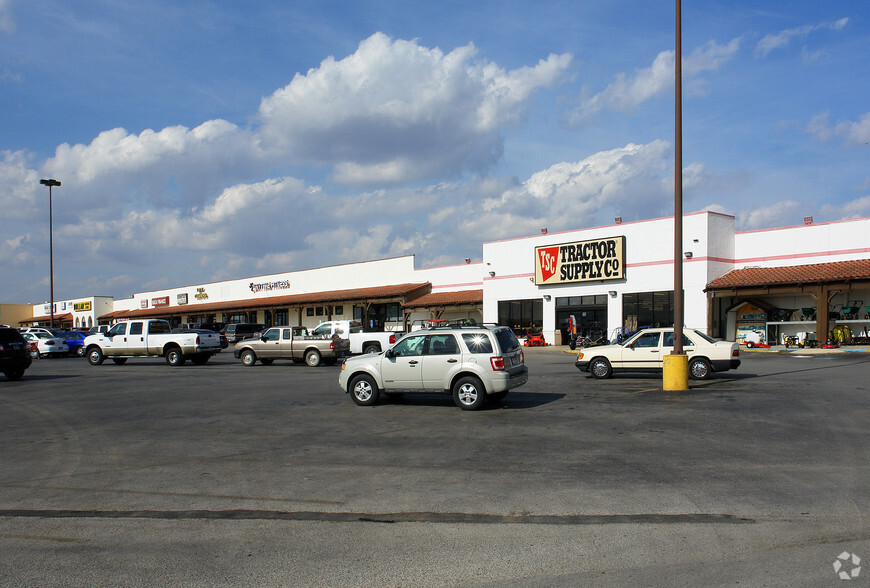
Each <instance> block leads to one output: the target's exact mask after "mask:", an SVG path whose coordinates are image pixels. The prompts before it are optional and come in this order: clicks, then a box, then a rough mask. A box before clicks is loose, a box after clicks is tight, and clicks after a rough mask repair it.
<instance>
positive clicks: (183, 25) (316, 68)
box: [0, 0, 870, 303]
mask: <svg viewBox="0 0 870 588" xmlns="http://www.w3.org/2000/svg"><path fill="white" fill-rule="evenodd" d="M868 21H870V10H868V5H867V3H866V2H865V1H863V0H862V1H842V2H836V3H819V2H804V1H792V2H781V1H763V0H762V1H758V0H756V1H751V2H750V1H743V0H733V1H732V0H729V1H725V0H723V1H709V2H691V3H690V2H686V3H684V6H683V92H684V99H683V131H684V133H683V143H684V151H683V167H684V178H685V179H684V209H685V211H686V212H692V211H697V210H703V209H706V208H709V209H713V210H717V211H721V212H725V213H728V214H732V215H734V216H735V217H736V219H737V226H738V228H739V229H755V228H768V227H777V226H790V225H794V224H801V223H802V219H803V217H804V216H808V215H812V216H813V217H814V218H815V219H816V220H817V221H827V220H837V219H842V218H852V217H865V216H870V167H868V165H867V164H868V161H870V99H868V96H870V75H868V74H870V71H868V70H870V66H868V59H867V55H870V34H868V25H870V22H868ZM673 64H674V5H673V4H672V3H671V4H669V3H653V2H646V1H640V0H614V1H611V2H600V1H594V2H593V1H585V0H575V1H573V2H533V1H520V0H515V1H505V0H500V1H498V2H467V1H464V2H436V3H432V2H417V1H415V0H405V1H402V2H392V1H381V2H331V1H316V2H315V1H310V2H279V1H268V0H265V1H258V2H236V1H229V0H228V1H212V2H200V1H195V0H194V1H187V2H170V1H163V0H150V1H149V2H129V1H124V0H102V1H96V0H79V1H76V2H66V1H61V0H57V1H48V0H0V112H2V117H3V118H2V129H3V131H2V133H0V186H2V188H0V211H2V212H0V244H2V246H3V252H4V254H3V256H2V257H0V275H2V276H3V279H2V280H0V301H3V302H7V303H39V302H43V301H45V300H47V299H48V297H49V288H48V281H49V277H48V267H49V260H48V257H49V255H48V253H49V251H48V249H49V248H48V210H47V209H48V202H47V201H48V195H47V188H45V187H44V186H40V185H39V180H40V179H41V178H47V177H53V178H56V179H58V180H60V181H61V182H62V183H63V185H62V186H61V187H60V188H57V189H55V190H54V197H53V227H54V231H53V234H54V262H55V263H54V265H55V299H58V300H61V299H68V298H74V297H83V296H90V295H112V296H116V297H125V296H129V295H131V294H132V293H133V292H138V291H144V290H152V289H159V288H163V287H172V286H181V285H188V284H196V283H203V282H208V281H214V280H222V279H228V278H238V277H246V276H253V275H258V274H267V273H278V272H282V271H291V270H296V269H304V268H310V267H318V266H324V265H331V264H337V263H345V262H352V261H360V260H366V259H378V258H384V257H392V256H396V255H406V254H415V255H416V263H417V266H418V267H432V266H440V265H449V264H454V263H461V262H462V260H463V259H464V258H466V257H470V258H472V259H480V255H481V243H482V242H484V241H490V240H495V239H501V238H505V237H511V236H521V235H528V234H534V233H537V232H538V231H539V230H540V228H541V227H548V228H549V230H550V231H558V230H566V229H574V228H582V227H586V226H596V225H600V224H609V223H611V222H612V220H613V217H614V216H622V217H623V219H624V220H639V219H645V218H653V217H658V216H666V215H669V214H671V213H672V212H673V110H674V100H673Z"/></svg>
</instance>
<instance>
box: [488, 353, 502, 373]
mask: <svg viewBox="0 0 870 588" xmlns="http://www.w3.org/2000/svg"><path fill="white" fill-rule="evenodd" d="M489 363H491V364H492V370H493V371H495V372H503V371H504V358H503V357H502V356H500V355H499V356H497V357H490V358H489Z"/></svg>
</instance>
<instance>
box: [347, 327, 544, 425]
mask: <svg viewBox="0 0 870 588" xmlns="http://www.w3.org/2000/svg"><path fill="white" fill-rule="evenodd" d="M524 360H525V358H524V356H523V349H522V347H521V346H520V342H519V341H518V340H517V338H516V336H515V335H514V333H513V331H511V330H510V328H508V327H498V326H480V325H474V326H457V327H433V328H429V329H423V330H419V331H414V332H413V333H410V334H408V335H405V336H404V337H402V338H401V339H400V340H399V341H397V342H396V344H395V345H393V346H392V347H390V348H389V349H388V350H387V351H382V352H381V353H378V354H373V355H361V356H357V357H351V358H349V359H346V360H345V362H344V364H343V365H342V366H341V374H340V375H339V377H338V384H339V386H341V388H342V389H343V390H344V391H345V392H347V393H349V394H350V395H351V398H352V399H353V401H354V402H355V403H357V404H358V405H360V406H370V405H372V404H375V403H376V402H377V401H378V398H379V397H380V394H381V392H383V393H384V394H387V395H393V394H402V393H405V392H411V393H415V392H423V393H429V394H432V393H444V394H453V401H454V402H455V403H456V405H457V406H459V407H460V408H461V409H463V410H477V409H479V408H481V407H483V405H484V404H485V403H486V401H487V399H495V400H501V399H502V398H504V397H505V396H506V395H507V393H508V391H509V390H510V389H511V388H516V387H517V386H522V385H523V384H525V383H526V382H527V381H528V379H529V369H528V368H527V367H526V365H525V361H524Z"/></svg>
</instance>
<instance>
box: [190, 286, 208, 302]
mask: <svg viewBox="0 0 870 588" xmlns="http://www.w3.org/2000/svg"><path fill="white" fill-rule="evenodd" d="M193 297H194V298H196V299H197V300H199V301H200V302H202V301H203V300H208V294H207V293H206V291H205V288H197V289H196V294H194V295H193Z"/></svg>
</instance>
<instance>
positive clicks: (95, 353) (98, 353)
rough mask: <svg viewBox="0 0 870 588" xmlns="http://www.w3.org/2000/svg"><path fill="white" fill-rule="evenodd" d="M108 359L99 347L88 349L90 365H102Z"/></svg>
mask: <svg viewBox="0 0 870 588" xmlns="http://www.w3.org/2000/svg"><path fill="white" fill-rule="evenodd" d="M105 359H106V357H105V356H104V355H103V350H102V349H100V348H99V347H97V346H94V347H90V348H88V363H89V364H91V365H102V363H103V361H104V360H105Z"/></svg>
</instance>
